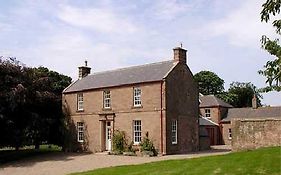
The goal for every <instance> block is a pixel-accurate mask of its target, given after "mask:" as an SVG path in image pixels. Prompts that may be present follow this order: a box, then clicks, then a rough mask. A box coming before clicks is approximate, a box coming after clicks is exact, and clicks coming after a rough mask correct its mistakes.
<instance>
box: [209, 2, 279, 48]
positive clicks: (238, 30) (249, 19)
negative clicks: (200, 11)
mask: <svg viewBox="0 0 281 175" xmlns="http://www.w3.org/2000/svg"><path fill="white" fill-rule="evenodd" d="M262 3H264V1H263V0H259V1H257V0H248V1H242V4H241V6H240V7H239V8H237V9H235V10H234V11H232V12H230V13H229V14H227V15H226V16H225V17H223V18H220V19H218V20H214V21H212V22H210V23H209V24H207V26H206V28H204V30H205V33H207V35H208V36H210V37H216V36H226V37H227V39H228V40H229V42H230V44H232V45H235V46H241V47H260V45H259V44H258V43H259V42H260V39H261V36H262V35H267V36H274V29H273V27H272V25H271V24H270V23H268V24H267V23H264V22H263V23H262V22H261V20H260V14H259V13H260V11H261V9H262V8H261V5H262Z"/></svg>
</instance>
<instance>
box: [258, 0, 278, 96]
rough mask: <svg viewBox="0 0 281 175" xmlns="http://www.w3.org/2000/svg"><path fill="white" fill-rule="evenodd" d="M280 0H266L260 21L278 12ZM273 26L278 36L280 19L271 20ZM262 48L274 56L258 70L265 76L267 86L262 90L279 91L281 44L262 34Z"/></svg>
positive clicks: (268, 19) (266, 20)
mask: <svg viewBox="0 0 281 175" xmlns="http://www.w3.org/2000/svg"><path fill="white" fill-rule="evenodd" d="M280 6H281V1H280V0H267V1H266V2H265V3H264V4H263V5H262V7H263V9H262V11H261V13H260V14H261V21H262V22H263V21H264V22H266V23H267V22H269V21H270V19H271V17H272V16H276V15H278V14H280ZM272 25H273V27H274V28H275V29H276V33H277V34H278V36H280V34H281V19H276V20H274V21H273V22H272ZM261 42H262V48H264V49H265V50H267V51H268V53H269V54H271V55H273V56H275V57H276V58H275V59H274V60H270V61H268V62H267V63H266V64H265V65H264V69H263V70H260V71H259V74H261V75H263V76H265V77H266V79H267V80H266V83H267V84H268V86H267V87H265V88H264V89H263V91H265V92H268V91H272V90H276V91H281V46H280V44H279V38H276V39H274V40H272V39H270V38H268V37H267V36H265V35H264V36H262V39H261Z"/></svg>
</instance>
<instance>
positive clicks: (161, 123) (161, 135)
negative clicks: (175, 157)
mask: <svg viewBox="0 0 281 175" xmlns="http://www.w3.org/2000/svg"><path fill="white" fill-rule="evenodd" d="M162 86H163V81H161V83H160V87H161V94H160V97H161V103H160V104H161V105H160V106H161V108H160V133H161V134H160V150H161V153H162V155H163V112H162V110H163V97H162V95H163V94H162V92H163V87H162Z"/></svg>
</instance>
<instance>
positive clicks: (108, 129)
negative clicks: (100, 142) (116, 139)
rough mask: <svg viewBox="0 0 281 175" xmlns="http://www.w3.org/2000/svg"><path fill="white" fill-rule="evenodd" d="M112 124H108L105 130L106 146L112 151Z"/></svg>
mask: <svg viewBox="0 0 281 175" xmlns="http://www.w3.org/2000/svg"><path fill="white" fill-rule="evenodd" d="M111 128H112V127H111V122H108V121H107V122H106V128H105V145H106V150H107V151H111V135H112V131H111Z"/></svg>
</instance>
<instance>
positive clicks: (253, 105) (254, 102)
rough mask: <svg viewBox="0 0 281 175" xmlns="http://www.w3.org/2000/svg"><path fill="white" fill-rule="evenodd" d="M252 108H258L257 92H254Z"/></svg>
mask: <svg viewBox="0 0 281 175" xmlns="http://www.w3.org/2000/svg"><path fill="white" fill-rule="evenodd" d="M252 108H253V109H257V108H258V100H257V97H256V94H254V96H253V98H252Z"/></svg>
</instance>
